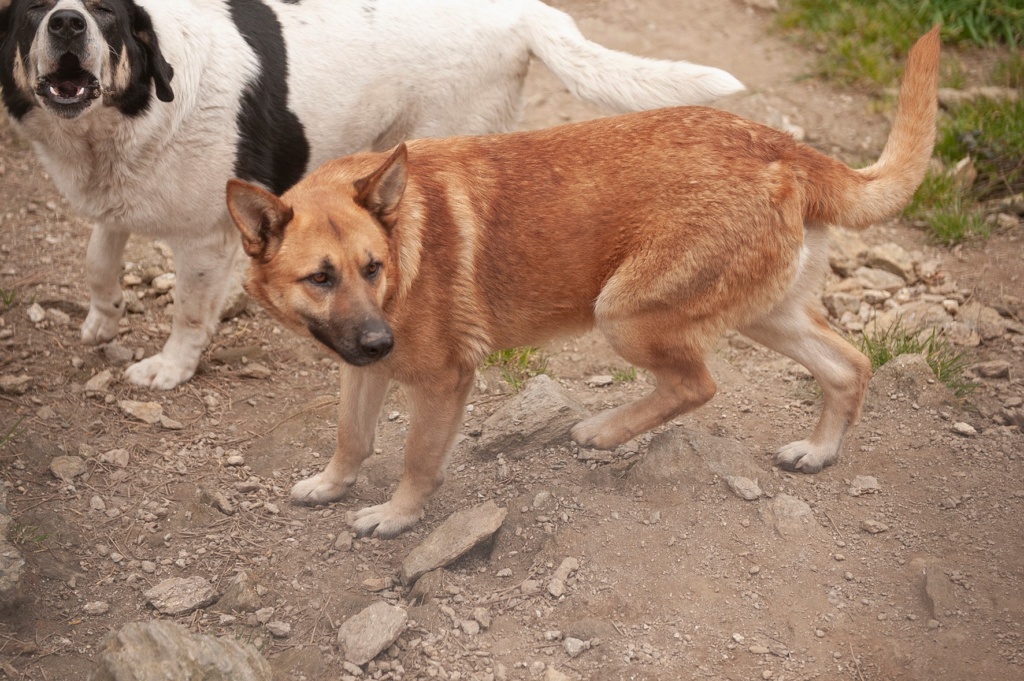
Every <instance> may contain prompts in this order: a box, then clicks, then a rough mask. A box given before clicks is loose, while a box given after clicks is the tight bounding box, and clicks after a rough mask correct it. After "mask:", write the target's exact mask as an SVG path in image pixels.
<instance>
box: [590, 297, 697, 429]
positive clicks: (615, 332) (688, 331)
mask: <svg viewBox="0 0 1024 681" xmlns="http://www.w3.org/2000/svg"><path fill="white" fill-rule="evenodd" d="M598 328H600V329H601V331H602V332H603V333H604V334H605V336H606V337H607V338H608V340H609V342H610V343H611V344H612V347H613V348H615V351H616V352H618V353H619V354H620V355H621V356H622V357H623V358H624V359H626V360H627V361H629V362H630V363H632V364H635V365H636V366H638V367H641V368H643V369H647V370H648V371H650V372H651V373H652V374H653V375H654V378H655V380H656V387H655V388H654V390H653V391H652V392H651V393H650V394H649V395H647V396H646V397H642V398H640V399H639V400H636V401H635V402H631V403H629V404H625V405H622V406H621V407H616V408H615V409H609V410H607V411H604V412H601V413H600V414H598V415H597V416H592V417H591V418H589V419H587V420H585V421H581V422H580V423H578V424H576V426H575V427H573V429H572V439H573V440H575V441H576V443H577V444H579V445H580V446H581V447H592V448H595V449H613V448H614V447H617V446H618V445H620V444H622V443H623V442H625V441H627V440H629V439H630V438H633V437H636V436H637V435H639V434H640V433H643V432H645V431H648V430H650V429H651V428H654V427H656V426H659V425H661V424H662V423H665V422H666V421H668V420H669V419H672V418H675V417H676V416H678V415H680V414H683V413H685V412H688V411H691V410H693V409H696V408H697V407H699V406H701V405H702V404H704V403H705V402H707V401H708V400H710V399H711V398H712V397H714V395H715V389H716V388H715V381H714V379H712V378H711V374H710V373H709V372H708V369H707V367H706V366H705V365H704V351H703V349H702V348H701V345H704V343H703V342H701V341H702V340H703V339H704V338H706V337H708V336H709V335H711V334H708V335H705V334H704V333H702V332H701V330H700V329H698V328H695V327H694V326H692V325H690V328H687V324H686V322H685V321H683V320H681V319H680V318H679V315H677V314H647V315H644V317H643V318H642V319H638V318H633V317H631V318H627V319H624V320H622V321H615V322H610V321H608V320H599V321H598Z"/></svg>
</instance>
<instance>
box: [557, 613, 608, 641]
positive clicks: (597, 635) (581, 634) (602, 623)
mask: <svg viewBox="0 0 1024 681" xmlns="http://www.w3.org/2000/svg"><path fill="white" fill-rule="evenodd" d="M564 633H565V635H566V636H569V637H571V638H578V639H580V640H581V641H593V640H603V641H610V640H612V639H615V638H618V637H619V632H618V630H617V629H616V628H615V625H614V624H612V623H611V622H610V621H608V620H601V619H597V618H596V617H584V618H583V619H580V620H576V621H575V622H573V623H571V624H570V625H569V626H567V627H566V628H565V631H564Z"/></svg>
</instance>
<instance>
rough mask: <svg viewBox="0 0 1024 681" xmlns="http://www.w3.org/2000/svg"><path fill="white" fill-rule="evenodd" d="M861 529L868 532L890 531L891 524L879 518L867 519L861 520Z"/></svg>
mask: <svg viewBox="0 0 1024 681" xmlns="http://www.w3.org/2000/svg"><path fill="white" fill-rule="evenodd" d="M860 529H862V530H864V531H865V532H867V533H868V534H881V533H882V532H888V531H889V526H888V525H886V524H885V523H881V522H879V521H877V520H870V519H867V520H862V521H860Z"/></svg>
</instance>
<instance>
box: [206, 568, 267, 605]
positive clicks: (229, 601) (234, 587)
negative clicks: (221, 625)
mask: <svg viewBox="0 0 1024 681" xmlns="http://www.w3.org/2000/svg"><path fill="white" fill-rule="evenodd" d="M262 605H263V603H262V601H261V599H260V595H259V592H258V591H257V590H256V585H255V584H253V583H252V580H251V579H250V578H249V573H247V572H239V573H238V574H237V575H235V576H234V578H233V579H232V580H231V581H230V582H229V583H228V586H227V588H226V589H224V595H223V596H221V597H220V600H218V601H217V610H220V611H223V612H256V611H257V610H259V609H260V607H262Z"/></svg>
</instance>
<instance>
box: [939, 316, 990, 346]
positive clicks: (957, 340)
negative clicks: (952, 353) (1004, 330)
mask: <svg viewBox="0 0 1024 681" xmlns="http://www.w3.org/2000/svg"><path fill="white" fill-rule="evenodd" d="M945 334H946V338H948V339H949V342H950V343H952V344H953V345H959V346H960V347H962V348H976V347H978V346H979V345H981V334H979V333H978V332H977V331H975V330H974V329H973V328H971V326H970V325H968V324H965V323H964V322H960V321H956V322H953V323H952V324H947V325H946V329H945Z"/></svg>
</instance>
